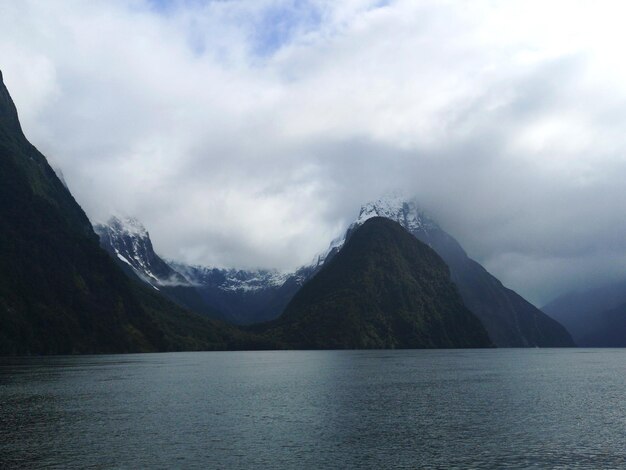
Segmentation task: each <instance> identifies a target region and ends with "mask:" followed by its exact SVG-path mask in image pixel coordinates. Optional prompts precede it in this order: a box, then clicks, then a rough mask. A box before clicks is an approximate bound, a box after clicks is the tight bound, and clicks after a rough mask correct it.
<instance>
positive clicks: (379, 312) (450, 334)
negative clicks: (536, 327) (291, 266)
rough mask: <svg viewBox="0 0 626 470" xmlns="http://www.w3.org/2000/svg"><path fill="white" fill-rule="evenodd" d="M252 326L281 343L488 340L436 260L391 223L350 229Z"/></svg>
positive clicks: (457, 343)
mask: <svg viewBox="0 0 626 470" xmlns="http://www.w3.org/2000/svg"><path fill="white" fill-rule="evenodd" d="M255 330H256V331H261V332H264V333H265V334H266V335H267V336H268V337H269V338H271V339H273V340H275V341H277V342H278V343H279V344H281V345H282V346H283V347H286V348H306V349H354V348H467V347H487V346H490V345H491V342H490V340H489V337H488V335H487V332H486V331H485V329H484V328H483V326H482V324H481V322H480V320H478V318H477V317H476V316H475V315H474V314H473V313H472V312H471V311H469V310H468V309H467V307H465V305H464V304H463V301H462V299H461V296H460V295H459V293H458V291H457V289H456V287H455V285H454V284H453V283H452V281H451V279H450V273H449V270H448V267H447V266H446V264H445V263H444V262H443V260H442V259H441V258H440V257H439V256H438V255H437V253H435V251H433V250H432V249H431V248H429V247H428V246H426V245H425V244H424V243H422V242H420V241H419V240H417V239H416V238H415V237H413V236H412V235H410V234H409V233H408V232H407V231H406V230H405V229H404V228H403V227H401V226H400V225H399V224H398V223H397V222H393V221H391V220H388V219H385V218H382V217H376V218H372V219H370V220H368V221H367V222H366V223H364V224H363V225H362V226H359V227H358V228H356V229H355V230H354V231H353V232H352V233H351V234H350V236H349V238H348V240H347V241H346V243H345V245H344V246H343V247H342V249H341V250H340V251H339V252H338V253H337V254H336V255H335V256H333V257H332V259H329V260H328V261H327V262H326V263H325V264H324V266H323V268H322V269H321V270H320V271H319V272H318V273H317V274H316V275H314V276H313V278H312V279H310V280H309V281H308V282H307V283H306V284H305V285H304V286H303V287H302V289H300V291H299V292H298V293H297V294H296V295H295V296H294V298H293V299H292V300H291V302H290V303H289V305H288V306H287V308H286V309H285V312H284V313H283V315H282V316H281V317H280V318H279V319H277V320H275V321H274V322H271V323H269V324H265V325H260V326H257V327H256V328H255Z"/></svg>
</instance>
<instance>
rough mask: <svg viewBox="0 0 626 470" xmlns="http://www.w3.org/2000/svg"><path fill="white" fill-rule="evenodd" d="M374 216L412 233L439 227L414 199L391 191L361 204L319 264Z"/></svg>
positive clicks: (319, 259)
mask: <svg viewBox="0 0 626 470" xmlns="http://www.w3.org/2000/svg"><path fill="white" fill-rule="evenodd" d="M372 217H385V218H387V219H390V220H393V221H395V222H398V223H399V224H400V225H402V226H403V227H404V228H405V229H406V230H407V231H409V232H411V233H412V234H414V235H415V234H416V233H417V232H420V231H421V232H426V231H429V230H433V229H438V228H439V226H438V225H437V223H436V222H435V221H434V220H433V219H431V218H430V217H429V216H428V215H426V213H425V212H424V211H423V210H422V209H420V207H419V206H418V205H417V203H416V202H415V201H414V200H412V199H407V198H405V197H404V195H403V194H401V193H398V192H395V193H390V194H388V195H385V196H383V197H381V198H380V199H377V200H376V201H371V202H368V203H366V204H363V205H362V206H361V210H360V211H359V216H358V217H357V218H356V220H355V221H354V222H353V223H352V224H351V225H350V227H349V229H348V230H347V232H346V234H345V235H343V236H342V237H339V238H336V239H335V240H333V241H332V242H331V244H330V246H329V247H328V249H327V250H326V251H325V252H324V253H322V254H320V255H319V256H318V257H317V263H316V264H317V266H321V265H322V264H323V263H324V262H325V261H326V260H327V259H328V258H329V257H330V256H332V255H334V254H335V253H337V252H338V251H339V250H340V249H341V247H343V245H344V243H345V242H346V236H347V234H348V233H350V231H352V230H354V229H355V228H356V227H359V226H361V225H363V224H364V223H365V222H366V221H367V220H369V219H371V218H372Z"/></svg>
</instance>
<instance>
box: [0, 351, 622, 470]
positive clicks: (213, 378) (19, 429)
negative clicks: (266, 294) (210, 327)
mask: <svg viewBox="0 0 626 470" xmlns="http://www.w3.org/2000/svg"><path fill="white" fill-rule="evenodd" d="M624 466H626V351H624V350H608V349H606V350H601V349H596V350H594V349H562V350H559V349H491V350H431V351H426V350H410V351H276V352H200V353H171V354H136V355H111V356H72V357H68V356H63V357H44V358H0V467H2V468H18V467H20V468H22V467H27V468H39V467H46V468H55V467H58V468H73V467H77V468H85V467H99V468H131V469H136V468H226V469H231V468H233V469H238V468H241V469H248V468H278V469H282V468H294V469H296V468H297V469H300V468H416V467H422V468H423V467H425V468H441V467H444V468H455V467H456V468H468V467H470V468H471V467H481V468H483V467H484V468H493V467H497V468H507V467H510V468H520V467H525V468H528V467H530V468H533V467H535V468H546V467H548V468H616V467H624Z"/></svg>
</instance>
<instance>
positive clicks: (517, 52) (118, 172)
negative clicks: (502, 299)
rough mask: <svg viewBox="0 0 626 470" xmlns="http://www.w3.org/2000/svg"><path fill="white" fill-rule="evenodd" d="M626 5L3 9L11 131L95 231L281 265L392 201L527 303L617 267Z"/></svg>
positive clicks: (317, 3)
mask: <svg viewBox="0 0 626 470" xmlns="http://www.w3.org/2000/svg"><path fill="white" fill-rule="evenodd" d="M625 14H626V5H624V4H623V2H612V1H594V2H587V1H584V0H580V1H577V2H571V1H550V0H543V1H534V0H524V1H517V0H510V1H506V2H497V1H487V0H474V1H472V2H466V1H452V0H440V1H418V0H407V1H403V0H397V1H393V0H391V1H374V0H345V1H330V0H308V1H304V0H303V1H295V0H293V1H287V0H254V1H236V0H232V1H228V0H221V1H218V0H214V1H201V0H112V1H104V0H102V1H99V0H95V1H90V2H85V1H80V0H48V1H45V2H41V1H36V0H32V1H31V0H21V1H19V2H16V1H13V0H0V69H1V70H2V72H3V74H4V79H5V83H6V84H7V86H8V87H9V90H10V92H11V94H12V96H13V99H14V101H15V102H16V105H17V107H18V110H19V113H20V119H21V122H22V125H23V127H24V130H25V132H26V134H27V136H28V137H29V139H30V140H31V142H33V143H34V144H35V145H36V146H37V147H38V148H39V149H40V150H41V151H42V152H43V153H44V154H45V155H46V156H47V157H48V159H49V161H50V162H51V164H52V165H53V167H54V168H55V169H57V170H58V171H60V172H61V173H62V174H63V176H64V179H65V180H66V182H67V184H68V186H69V188H70V190H71V191H72V193H73V194H74V196H75V198H76V199H77V201H78V202H79V203H80V204H81V205H82V207H83V208H84V209H85V211H86V212H87V214H88V215H89V217H90V219H91V220H92V222H94V223H95V222H101V221H105V220H106V219H107V218H108V217H109V216H110V215H113V214H116V215H130V216H135V217H137V218H139V219H140V220H141V221H142V222H143V223H144V224H145V225H146V227H147V228H148V230H149V231H150V234H151V237H152V240H153V243H154V245H155V247H156V249H157V251H158V252H159V253H160V254H161V255H162V256H164V257H166V258H168V259H175V260H179V261H183V262H187V263H194V264H205V265H214V266H222V267H241V268H253V267H274V268H278V269H281V270H289V269H293V268H295V267H297V266H300V265H302V264H306V263H308V262H309V261H310V260H312V259H313V258H314V256H315V254H316V253H319V252H320V251H323V250H324V249H325V248H326V247H327V246H328V244H329V242H330V240H332V239H333V238H334V237H336V236H338V235H339V234H341V233H342V232H343V231H344V230H345V228H346V227H347V226H348V225H349V223H350V222H351V221H352V220H353V219H354V218H355V217H356V216H357V215H358V211H359V207H360V205H361V204H362V203H364V202H367V201H368V200H371V199H376V198H377V197H379V196H380V195H382V194H385V193H386V192H389V191H398V190H399V191H403V192H404V193H405V194H407V195H414V196H415V197H416V198H417V199H418V201H419V202H420V204H421V205H422V206H423V207H424V208H425V209H426V210H428V211H429V212H430V213H431V214H433V215H434V216H435V218H436V219H437V220H438V221H439V223H440V225H441V226H442V227H443V228H444V229H445V230H447V231H448V232H449V233H451V234H452V235H453V236H455V237H456V238H457V239H458V240H459V241H460V242H461V244H462V245H463V246H464V248H465V249H466V251H467V252H468V253H469V255H470V256H471V257H473V258H475V259H476V260H478V261H479V262H481V263H482V264H483V265H484V266H485V267H486V268H487V269H488V270H490V271H491V272H492V273H493V274H494V275H496V276H497V277H498V278H499V279H500V280H501V281H502V282H503V283H504V284H505V285H507V286H509V287H511V288H513V289H515V290H516V291H518V292H519V293H521V294H522V295H524V296H525V297H527V298H528V299H529V300H530V301H532V302H534V303H535V304H537V305H542V304H543V303H545V302H547V301H549V300H550V299H551V298H553V297H555V296H557V295H559V294H560V293H562V292H565V291H567V290H570V289H581V288H585V287H588V286H593V285H598V284H600V283H602V282H605V281H608V280H616V279H622V278H624V277H626V197H625V191H624V189H625V188H626V132H624V130H625V126H626V61H624V60H623V51H622V49H623V44H624V43H626V29H625V28H623V25H622V22H623V18H624V17H625Z"/></svg>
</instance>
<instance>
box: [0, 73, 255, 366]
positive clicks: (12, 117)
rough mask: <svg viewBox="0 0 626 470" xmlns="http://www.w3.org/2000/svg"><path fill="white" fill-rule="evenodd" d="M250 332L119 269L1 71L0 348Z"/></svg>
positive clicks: (114, 347) (111, 346)
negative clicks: (193, 309) (27, 128)
mask: <svg viewBox="0 0 626 470" xmlns="http://www.w3.org/2000/svg"><path fill="white" fill-rule="evenodd" d="M247 338H248V337H247V336H246V335H244V336H242V335H241V333H239V332H237V331H236V330H234V329H232V328H231V327H227V326H225V325H221V324H218V323H215V322H210V321H209V320H206V319H203V318H201V317H199V316H197V315H194V314H190V313H187V312H186V311H183V310H182V309H180V308H179V307H177V306H176V305H174V304H172V303H170V302H169V301H167V300H165V299H163V298H162V297H161V296H159V295H158V293H156V292H150V291H149V290H148V289H146V288H145V287H144V286H143V285H141V284H139V283H134V282H133V281H131V280H129V279H128V277H127V276H125V275H124V273H123V272H122V271H121V270H120V269H119V268H118V267H117V266H116V265H115V263H114V262H113V261H112V260H111V258H110V257H109V256H108V255H107V254H106V253H105V252H104V251H103V250H102V249H101V248H100V247H99V245H98V237H97V236H96V234H95V233H94V231H93V229H92V227H91V224H90V222H89V220H88V219H87V216H86V215H85V213H84V212H83V210H82V209H81V207H80V206H79V205H78V204H77V203H76V201H75V200H74V198H73V197H72V195H71V194H70V192H69V191H68V189H67V188H66V187H65V185H64V184H63V183H62V182H61V181H60V180H59V178H58V177H57V175H56V174H55V172H54V171H53V170H52V168H51V167H50V165H49V164H48V162H47V161H46V158H45V157H44V156H43V155H42V154H41V153H40V152H39V151H38V150H37V149H36V148H35V147H34V146H33V145H31V144H30V143H29V142H28V140H27V139H26V137H25V136H24V134H23V132H22V129H21V126H20V123H19V119H18V115H17V110H16V108H15V105H14V103H13V101H12V99H11V97H10V95H9V92H8V90H7V89H6V87H5V85H4V81H3V79H2V73H1V72H0V355H6V354H54V353H59V354H60V353H63V354H65V353H103V352H107V353H114V352H115V353H117V352H135V351H163V350H178V349H224V348H227V347H237V346H239V345H241V344H247V342H248V339H247ZM235 345H237V346H235Z"/></svg>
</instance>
